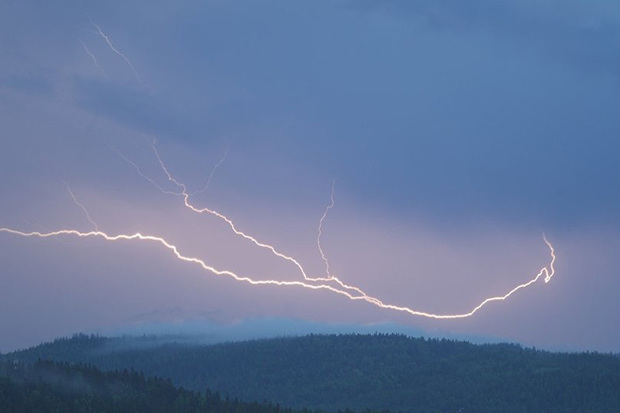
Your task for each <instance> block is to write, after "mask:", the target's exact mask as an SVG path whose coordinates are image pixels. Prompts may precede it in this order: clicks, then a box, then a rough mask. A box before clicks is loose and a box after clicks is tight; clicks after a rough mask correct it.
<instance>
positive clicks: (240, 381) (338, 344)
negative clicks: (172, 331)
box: [2, 334, 620, 413]
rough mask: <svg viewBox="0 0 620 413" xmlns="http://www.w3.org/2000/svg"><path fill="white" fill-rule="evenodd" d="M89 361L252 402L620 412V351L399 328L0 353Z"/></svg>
mask: <svg viewBox="0 0 620 413" xmlns="http://www.w3.org/2000/svg"><path fill="white" fill-rule="evenodd" d="M2 358H3V359H4V360H5V361H15V360H18V362H19V363H24V362H26V363H30V362H34V361H35V360H36V359H38V358H42V359H51V360H57V361H67V362H75V363H92V364H93V365H95V366H97V367H99V368H102V369H104V370H117V369H119V370H122V369H135V370H136V371H140V372H144V373H145V374H146V375H149V376H158V377H164V378H170V379H171V380H172V381H173V382H174V383H175V384H177V385H181V386H183V387H185V388H187V389H191V390H196V391H203V390H204V389H205V388H209V389H211V390H213V391H218V392H221V393H223V394H230V395H231V396H234V397H239V398H240V399H242V400H246V401H263V400H269V401H270V402H273V403H279V404H281V405H283V406H290V407H294V408H304V407H307V408H313V409H325V410H332V411H333V410H338V409H344V408H352V409H355V410H362V409H365V408H371V409H377V410H382V409H389V410H392V411H403V412H480V413H483V412H506V413H510V412H562V413H567V412H579V413H582V412H599V413H605V412H616V413H617V412H619V411H620V358H619V357H618V356H615V355H611V354H599V353H552V352H547V351H539V350H535V349H527V348H522V347H521V346H519V345H514V344H486V345H474V344H471V343H467V342H460V341H453V340H444V339H442V340H439V339H431V340H428V339H424V338H411V337H407V336H402V335H385V334H375V335H353V334H351V335H310V336H305V337H294V338H276V339H264V340H254V341H245V342H235V343H227V344H215V345H199V344H194V343H191V342H185V341H183V339H182V338H181V337H176V338H175V337H168V338H158V337H142V338H135V337H133V338H130V337H126V338H104V337H98V336H85V335H78V336H74V337H73V338H70V339H61V340H56V341H54V342H52V343H48V344H43V345H39V346H37V347H33V348H31V349H27V350H23V351H19V352H14V353H10V354H7V355H4V356H2Z"/></svg>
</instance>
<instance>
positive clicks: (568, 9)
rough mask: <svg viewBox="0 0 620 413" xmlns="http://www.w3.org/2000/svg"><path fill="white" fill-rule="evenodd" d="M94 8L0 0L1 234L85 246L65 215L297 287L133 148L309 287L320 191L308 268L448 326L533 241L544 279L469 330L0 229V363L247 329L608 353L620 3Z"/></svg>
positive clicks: (130, 249)
mask: <svg viewBox="0 0 620 413" xmlns="http://www.w3.org/2000/svg"><path fill="white" fill-rule="evenodd" d="M100 3H101V2H90V1H87V2H83V1H81V2H78V1H75V0H62V1H60V2H43V1H13V0H9V1H5V2H3V3H2V4H1V5H0V125H2V135H1V137H0V176H2V179H0V227H3V228H11V229H15V230H19V231H24V232H29V231H41V232H48V231H55V230H59V229H75V230H79V231H82V232H88V231H90V230H93V229H94V225H93V223H92V222H90V220H89V216H90V218H91V219H92V220H93V221H94V222H96V224H97V226H98V228H99V229H101V230H102V231H105V232H106V233H107V234H110V235H118V234H133V233H135V232H141V233H143V234H149V235H154V236H158V237H163V238H165V239H166V240H167V241H169V242H170V243H173V244H174V245H176V246H178V248H179V252H180V253H181V254H183V255H184V256H191V257H196V258H199V259H202V260H204V262H206V263H207V264H208V265H211V266H213V267H215V268H217V269H220V270H228V271H234V272H235V273H237V274H239V275H241V276H246V277H251V278H252V279H254V280H265V279H274V280H279V281H287V282H290V281H302V280H303V278H302V275H301V274H300V272H299V270H298V268H297V267H296V266H295V265H294V264H292V263H291V262H289V261H286V260H282V259H280V258H278V257H276V256H274V255H273V254H271V253H270V252H269V251H268V250H266V249H264V248H259V247H257V246H255V245H253V244H252V243H251V242H249V241H247V240H244V239H242V238H240V237H238V236H235V235H234V233H232V232H231V230H230V227H229V226H227V225H226V224H225V223H224V222H222V221H221V220H218V219H217V218H216V217H214V216H212V215H208V214H196V213H193V212H192V211H190V210H189V209H187V208H186V207H185V206H184V205H183V199H182V197H179V196H175V195H169V194H165V193H162V192H161V191H160V189H158V187H157V186H159V187H161V188H162V189H164V190H165V191H178V189H179V188H178V187H175V186H174V184H173V183H171V182H169V181H168V179H167V177H166V175H165V174H164V172H163V171H162V169H161V167H160V165H159V163H158V161H157V157H156V156H155V154H154V152H153V150H152V147H151V145H152V142H153V140H154V139H157V148H158V151H159V154H160V155H161V157H162V160H163V161H164V162H165V164H166V166H167V167H168V168H169V170H170V172H171V173H172V174H173V175H174V177H175V178H177V179H179V180H180V181H181V182H183V183H184V184H186V185H187V188H188V190H189V191H190V192H193V191H196V190H200V189H203V188H204V187H205V185H206V184H207V182H209V185H208V188H207V189H206V190H205V191H204V192H202V193H199V194H196V195H195V196H193V197H191V199H190V200H191V202H192V203H194V204H195V205H196V206H197V207H201V208H202V207H209V208H212V209H215V210H217V211H219V212H221V213H223V214H225V215H226V216H227V217H229V218H231V219H232V220H233V221H234V223H235V224H236V225H237V228H238V229H239V230H241V231H244V232H245V233H247V234H250V235H252V236H254V237H256V238H257V239H258V240H259V241H261V242H266V243H269V244H271V245H273V246H274V247H275V248H276V249H277V250H278V251H280V252H282V253H284V254H286V255H288V256H291V257H294V258H295V259H296V260H298V261H299V262H300V263H301V264H302V265H303V267H304V268H305V270H306V272H307V274H308V276H310V277H317V276H324V274H325V264H324V262H323V260H322V259H321V255H320V253H319V250H318V248H317V230H318V224H319V220H320V218H321V216H322V214H323V213H324V211H325V208H326V207H327V205H329V203H330V193H331V190H332V183H333V182H335V206H334V208H333V209H331V210H330V211H329V215H328V216H327V218H326V219H325V221H324V226H323V237H322V239H321V242H322V246H323V248H324V252H325V254H326V257H327V258H328V259H329V263H330V268H331V270H332V273H333V274H335V275H337V276H338V277H340V279H341V280H342V281H343V282H345V283H347V284H350V285H355V286H356V287H359V288H361V289H363V290H364V291H365V292H366V293H367V294H368V295H370V296H373V297H376V298H378V299H380V300H382V301H383V302H384V303H386V304H392V305H396V306H406V307H409V308H411V309H413V310H416V311H423V312H432V313H437V314H459V313H466V312H468V311H470V310H471V309H473V308H474V307H475V306H476V305H478V304H479V303H480V302H482V301H483V300H484V299H485V298H488V297H493V296H501V295H503V294H505V293H507V292H508V291H510V290H511V289H512V288H514V287H515V286H517V285H519V284H522V283H525V282H527V281H529V280H531V279H532V278H533V277H534V276H535V275H536V274H537V273H538V272H539V271H540V269H541V268H543V267H545V266H548V265H549V260H550V256H549V250H548V248H547V246H546V245H545V243H544V241H543V233H545V234H546V235H547V237H548V239H549V240H550V241H551V242H552V243H553V245H554V247H555V250H556V254H557V261H556V270H557V272H556V275H555V276H554V277H553V278H552V279H551V281H550V282H549V283H547V284H545V283H544V282H543V280H542V279H541V280H539V281H538V282H536V283H535V284H532V285H531V286H530V287H528V288H526V289H523V290H520V291H518V292H516V293H515V294H514V295H513V296H511V297H510V298H509V299H508V300H506V301H504V302H494V303H490V304H488V305H487V306H485V307H484V308H482V309H481V310H480V311H479V312H477V313H476V314H475V315H474V316H473V317H471V318H467V319H460V320H432V319H426V318H423V317H419V316H411V315H407V314H404V313H402V312H398V311H393V310H388V309H381V308H378V307H377V306H375V305H372V303H368V302H364V301H362V300H348V299H347V298H346V297H344V296H343V295H339V294H335V293H334V292H330V291H327V290H310V289H307V288H301V287H299V286H273V285H272V286H255V285H250V284H248V283H246V282H239V281H235V280H233V279H232V278H230V277H227V276H218V275H215V274H213V273H212V272H209V271H205V270H203V269H201V268H200V267H199V266H196V265H194V264H191V263H185V262H181V261H179V260H178V259H176V258H175V256H174V255H173V254H172V253H171V252H170V251H169V250H167V249H165V248H164V247H163V246H162V245H160V244H157V243H154V242H140V241H117V242H106V241H104V240H103V239H101V238H99V239H95V238H88V239H78V238H77V237H72V236H61V237H55V238H47V239H37V238H24V237H21V236H19V235H14V234H10V233H7V232H0V263H1V264H0V330H1V331H3V332H4V333H3V334H2V335H1V336H0V351H8V350H11V349H15V348H19V347H23V346H27V345H33V344H37V343H39V342H40V341H42V340H49V339H53V338H55V337H58V336H64V335H69V334H72V333H75V332H79V331H87V332H97V331H101V332H109V331H120V330H123V331H128V330H131V329H132V328H136V329H137V328H141V327H143V326H145V325H150V324H157V325H162V324H167V323H169V324H171V325H176V326H181V325H192V326H196V325H200V323H201V322H205V323H207V324H209V325H212V323H216V324H218V323H219V324H223V325H229V324H230V323H239V322H241V321H243V320H254V319H269V320H273V321H271V322H272V323H273V325H274V331H276V330H277V331H279V333H282V330H281V329H280V330H278V328H275V326H276V325H277V324H278V323H284V321H278V320H281V319H295V320H302V324H303V322H309V323H312V324H311V325H313V326H316V325H317V324H330V325H336V326H338V325H342V326H351V325H360V326H364V327H363V328H364V329H367V328H368V326H374V325H391V326H396V325H400V326H403V327H405V328H412V329H418V330H423V331H425V332H427V333H428V334H433V335H441V334H445V335H450V336H468V337H471V336H480V337H491V338H496V339H500V340H508V341H518V342H521V343H523V344H526V345H534V346H537V347H543V348H550V349H566V350H581V349H588V350H602V351H615V352H618V351H620V330H619V329H618V328H617V326H618V322H619V316H618V314H620V301H619V300H617V293H618V291H620V277H619V274H620V256H619V255H618V253H617V251H618V250H619V248H620V225H619V223H620V186H619V178H620V166H619V164H618V162H617V158H618V155H617V153H618V143H617V142H618V136H620V117H619V116H618V115H617V113H618V109H617V108H618V107H620V94H619V92H620V85H619V82H618V73H620V46H619V45H620V7H618V6H616V5H614V4H612V3H610V2H604V1H576V0H575V1H572V0H571V1H568V2H567V1H562V2H559V1H552V0H544V1H540V2H528V1H524V0H508V1H505V2H501V3H499V2H494V1H488V0H484V1H483V0H474V1H472V2H468V5H467V7H465V6H464V5H463V3H462V2H459V1H444V2H436V1H425V0H421V1H415V2H408V1H402V2H401V1H371V0H359V1H354V0H351V1H335V2H290V1H284V0H282V1H266V2H252V1H235V2H229V1H208V2H202V1H190V2H185V3H184V4H183V5H177V4H175V5H170V4H169V2H163V1H149V2H146V1H132V2H105V3H104V4H100ZM123 157H125V158H126V159H124V158H123ZM127 160H129V161H130V162H132V163H134V164H135V165H136V166H137V167H138V168H139V170H140V172H138V171H137V170H136V168H135V167H134V166H133V165H132V164H131V163H130V162H128V161H127ZM222 160H223V161H222ZM216 166H217V167H216ZM140 174H142V175H143V176H141V175H140ZM211 175H212V179H211V180H209V177H210V176H211ZM145 177H147V178H148V179H151V180H153V182H154V183H155V184H156V185H157V186H156V185H154V183H153V182H149V180H147V179H145ZM66 184H68V185H69V187H70V189H71V190H72V192H73V194H74V195H75V196H76V198H77V200H78V202H79V203H80V204H82V205H83V206H84V207H85V209H86V210H87V211H88V216H87V214H86V213H85V211H84V210H83V209H82V208H81V207H80V206H79V205H78V204H76V203H75V202H74V201H73V199H72V197H71V194H70V193H69V191H68V190H67V186H66ZM311 284H313V285H316V284H321V283H316V282H315V283H311ZM326 284H328V285H332V286H333V285H335V284H334V283H333V282H328V283H326ZM205 325H206V324H205ZM308 325H310V324H308ZM332 327H333V326H332ZM332 327H330V328H332ZM343 328H344V327H343ZM347 328H350V327H347ZM395 328H396V327H395ZM330 331H332V330H330ZM416 331H417V330H416Z"/></svg>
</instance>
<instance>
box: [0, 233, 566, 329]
mask: <svg viewBox="0 0 620 413" xmlns="http://www.w3.org/2000/svg"><path fill="white" fill-rule="evenodd" d="M0 232H6V233H9V234H13V235H19V236H22V237H39V238H50V237H58V236H62V235H73V236H76V237H79V238H86V237H99V238H103V239H104V240H106V241H121V240H126V241H131V240H140V241H150V242H155V243H158V244H160V245H162V246H163V247H164V248H166V249H168V250H169V251H171V252H172V253H173V254H174V256H175V257H176V258H177V259H179V260H181V261H184V262H188V263H192V264H196V265H199V266H200V267H202V269H203V270H205V271H208V272H211V273H213V274H215V275H222V276H228V277H231V278H233V279H235V280H236V281H241V282H246V283H249V284H252V285H275V286H288V287H293V286H295V287H303V288H308V289H312V290H328V291H331V292H333V293H336V294H340V295H343V296H345V297H347V298H349V299H350V300H354V301H355V300H363V301H366V302H368V303H370V304H373V305H375V306H377V307H380V308H383V309H387V310H394V311H399V312H404V313H408V314H410V315H412V316H421V317H427V318H434V319H457V318H466V317H471V316H472V315H474V314H475V313H476V312H477V311H478V310H480V309H481V308H482V307H484V306H485V305H487V304H488V303H490V302H493V301H503V300H506V299H507V298H508V297H510V296H511V295H512V294H514V293H515V292H517V291H518V290H521V289H523V288H526V287H528V286H530V285H531V284H534V283H535V282H536V281H538V279H539V278H540V277H542V276H543V275H544V276H545V282H548V281H549V280H551V277H553V275H554V273H555V270H554V266H553V265H554V263H555V252H554V249H553V246H552V245H551V243H550V242H549V241H548V240H547V238H546V237H545V236H543V238H544V241H545V243H546V244H547V246H548V247H549V250H550V251H551V257H552V258H551V263H550V264H549V269H548V268H547V267H543V268H542V269H541V270H540V272H539V273H538V274H537V275H536V276H535V277H534V278H532V279H531V280H530V281H528V282H526V283H523V284H520V285H518V286H516V287H515V288H513V289H512V290H510V291H509V292H508V293H506V294H504V295H502V296H496V297H490V298H487V299H485V300H484V301H483V302H481V303H480V304H478V305H477V306H476V307H474V308H473V309H472V310H471V311H469V312H466V313H462V314H433V313H427V312H423V311H417V310H413V309H411V308H409V307H403V306H397V305H393V304H385V303H384V302H383V301H381V300H379V299H378V298H375V297H371V296H368V295H366V294H363V295H353V294H351V293H349V292H348V291H345V290H341V289H338V288H336V287H333V286H331V285H328V284H310V283H307V282H303V281H279V280H254V279H252V278H250V277H247V276H241V275H238V274H236V273H234V272H233V271H229V270H219V269H217V268H215V267H213V266H211V265H208V264H207V263H206V262H205V261H203V260H201V259H200V258H196V257H189V256H185V255H183V254H182V253H181V252H179V249H178V247H177V246H176V245H174V244H172V243H170V242H168V241H166V240H165V239H164V238H162V237H158V236H154V235H144V234H142V233H139V232H138V233H134V234H119V235H109V234H107V233H105V232H103V231H89V232H81V231H77V230H73V229H62V230H58V231H52V232H39V231H32V232H23V231H18V230H15V229H11V228H4V227H0Z"/></svg>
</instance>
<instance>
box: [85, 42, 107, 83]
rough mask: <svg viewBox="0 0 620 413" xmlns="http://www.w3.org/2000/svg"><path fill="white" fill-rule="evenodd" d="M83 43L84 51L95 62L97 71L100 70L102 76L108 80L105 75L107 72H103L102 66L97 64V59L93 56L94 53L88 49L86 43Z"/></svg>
mask: <svg viewBox="0 0 620 413" xmlns="http://www.w3.org/2000/svg"><path fill="white" fill-rule="evenodd" d="M80 43H82V46H84V50H85V51H86V54H88V55H89V56H90V58H91V60H92V61H93V64H94V65H95V67H96V68H97V70H99V73H101V76H103V77H104V78H106V79H107V78H108V76H107V75H106V74H105V72H104V71H103V69H102V68H101V66H99V62H97V58H96V57H95V55H94V54H93V52H91V51H90V50H89V49H88V46H86V43H84V42H80Z"/></svg>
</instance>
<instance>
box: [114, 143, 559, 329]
mask: <svg viewBox="0 0 620 413" xmlns="http://www.w3.org/2000/svg"><path fill="white" fill-rule="evenodd" d="M152 149H153V152H154V154H155V156H156V158H157V161H158V163H159V165H160V167H161V169H162V171H163V172H164V174H165V175H166V177H167V179H168V181H170V182H172V183H173V184H174V185H175V186H176V187H177V188H179V190H180V192H171V191H166V190H164V189H163V188H162V187H161V186H160V185H159V184H157V183H156V182H155V181H154V180H153V179H151V178H149V177H148V176H147V175H145V174H143V173H142V172H141V171H140V168H139V167H138V166H137V165H136V164H135V163H134V162H132V161H131V160H129V159H128V158H127V157H125V156H123V155H122V154H120V152H119V154H120V155H121V156H122V157H123V159H125V160H126V161H127V162H129V163H130V164H131V165H132V166H133V167H134V168H135V169H136V171H138V173H139V174H140V176H142V177H143V178H145V179H146V180H148V181H149V182H150V183H151V184H153V185H154V186H155V187H156V188H158V189H159V190H160V191H162V192H163V193H166V194H172V195H178V196H181V197H183V202H184V205H185V207H187V208H189V209H190V210H192V211H194V212H196V213H198V214H203V213H208V214H210V215H212V216H215V217H216V218H218V219H220V220H222V221H224V222H225V223H227V224H228V226H229V227H230V229H231V230H232V231H233V232H234V233H235V234H236V235H238V236H240V237H242V238H244V239H246V240H248V241H250V242H252V243H253V244H254V245H256V246H258V247H260V248H265V249H267V250H269V251H271V253H272V254H274V255H275V256H277V257H279V258H281V259H284V260H286V261H289V262H291V263H292V264H293V265H294V266H295V267H297V269H298V270H299V272H300V273H301V275H302V277H303V281H277V280H270V281H255V280H251V279H249V278H248V277H240V276H238V275H236V274H235V276H234V277H233V278H235V279H237V280H243V281H247V282H250V283H253V284H275V285H295V286H300V287H305V288H311V289H327V290H329V291H332V292H334V293H337V294H341V295H344V296H346V297H347V298H349V299H351V300H363V301H366V302H368V303H370V304H373V305H375V306H377V307H380V308H383V309H387V310H393V311H399V312H404V313H408V314H410V315H412V316H421V317H427V318H434V319H459V318H466V317H471V316H473V315H474V314H475V313H476V312H478V311H479V310H480V309H481V308H483V307H484V306H486V305H487V304H489V303H491V302H495V301H504V300H506V299H508V298H509V297H510V296H512V295H513V294H514V293H516V292H517V291H519V290H521V289H524V288H527V287H529V286H530V285H532V284H534V283H536V282H537V281H538V280H539V279H540V278H541V277H543V276H544V281H545V283H548V282H549V281H550V280H551V278H552V277H553V275H554V274H555V267H554V264H555V260H556V256H555V250H554V248H553V245H552V244H551V243H550V242H549V241H548V240H547V238H546V236H545V235H544V234H543V240H544V242H545V244H546V245H547V247H548V248H549V251H550V255H551V262H550V264H549V266H548V267H543V268H542V269H541V270H540V271H539V272H538V273H537V274H536V276H534V277H533V278H532V279H531V280H529V281H527V282H525V283H523V284H519V285H517V286H516V287H514V288H513V289H511V290H510V291H508V293H506V294H503V295H498V296H493V297H489V298H486V299H485V300H483V301H482V302H481V303H480V304H478V305H477V306H475V307H474V308H473V309H472V310H470V311H468V312H465V313H459V314H434V313H429V312H424V311H418V310H413V309H411V308H409V307H405V306H398V305H394V304H386V303H384V302H383V301H381V300H380V299H378V298H376V297H373V296H371V295H369V294H367V293H365V292H364V291H363V290H361V289H360V288H358V287H355V286H352V285H347V284H345V283H344V282H342V281H341V280H340V279H339V278H338V277H336V276H334V275H332V274H331V273H330V269H329V261H328V260H327V257H326V255H325V253H324V251H323V249H322V247H321V243H320V240H321V235H322V228H323V223H324V221H325V219H326V218H327V215H328V213H329V211H330V210H331V209H332V208H333V207H334V205H335V202H334V188H335V184H333V185H332V194H331V198H330V203H329V205H328V206H327V207H326V209H325V211H324V213H323V215H322V217H321V219H320V221H319V230H318V236H317V246H318V248H319V252H320V254H321V258H322V259H323V261H324V262H325V266H326V275H327V278H325V277H314V278H313V277H309V276H308V275H307V273H306V271H305V269H304V267H303V266H302V265H301V264H300V263H299V261H297V260H296V259H295V258H293V257H291V256H289V255H286V254H284V253H282V252H280V251H278V250H277V249H276V248H275V247H274V246H272V245H270V244H267V243H264V242H261V241H259V240H258V239H256V238H255V237H253V236H251V235H249V234H247V233H245V232H243V231H241V230H239V229H238V228H237V226H236V225H235V224H234V222H233V221H232V220H231V219H230V218H228V217H226V216H225V215H223V214H221V213H219V212H217V211H215V210H213V209H210V208H206V207H205V208H198V207H196V206H194V205H193V204H192V203H191V202H190V200H189V198H190V196H191V194H190V193H189V192H188V189H187V186H186V185H185V184H183V183H182V182H180V181H179V180H177V179H176V178H175V177H174V176H173V175H172V173H171V172H170V170H169V169H168V167H167V166H166V165H165V163H164V162H163V160H162V158H161V156H160V154H159V151H158V150H157V146H156V141H155V140H154V141H153V144H152ZM179 258H180V257H179ZM185 258H187V257H185ZM190 260H191V259H190ZM205 265H206V264H205ZM203 268H204V269H208V270H209V271H211V269H210V268H211V267H209V268H206V267H205V266H203ZM214 272H215V273H216V274H220V272H217V271H214ZM221 273H222V274H223V273H226V274H228V275H230V274H229V272H226V271H224V272H221ZM231 276H232V275H231ZM328 282H330V283H331V282H335V283H336V284H337V285H338V286H339V287H334V286H333V285H331V284H327V283H328ZM317 283H318V284H317ZM321 283H323V284H321ZM351 291H353V292H354V293H352V292H351Z"/></svg>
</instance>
